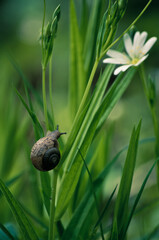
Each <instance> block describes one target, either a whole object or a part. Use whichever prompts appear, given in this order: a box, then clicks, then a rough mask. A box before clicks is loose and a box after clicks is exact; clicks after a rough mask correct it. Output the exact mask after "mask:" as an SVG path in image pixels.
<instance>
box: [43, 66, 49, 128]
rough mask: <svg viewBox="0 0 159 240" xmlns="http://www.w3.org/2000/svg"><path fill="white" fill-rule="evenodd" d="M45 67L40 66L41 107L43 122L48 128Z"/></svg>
mask: <svg viewBox="0 0 159 240" xmlns="http://www.w3.org/2000/svg"><path fill="white" fill-rule="evenodd" d="M45 72H46V70H45V68H44V67H43V68H42V94H43V107H44V116H45V124H46V129H47V130H49V122H48V115H47V102H46V88H45Z"/></svg>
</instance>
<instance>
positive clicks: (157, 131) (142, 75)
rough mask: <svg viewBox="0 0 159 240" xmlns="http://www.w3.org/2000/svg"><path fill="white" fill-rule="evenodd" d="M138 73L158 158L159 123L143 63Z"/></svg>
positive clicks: (158, 179) (158, 170)
mask: <svg viewBox="0 0 159 240" xmlns="http://www.w3.org/2000/svg"><path fill="white" fill-rule="evenodd" d="M139 74H140V78H141V80H142V83H143V87H144V92H145V96H146V98H147V101H148V105H149V108H150V111H151V116H152V120H153V128H154V134H155V137H156V144H155V154H156V157H157V158H158V157H159V125H158V120H157V114H156V108H155V105H154V104H151V102H150V99H149V89H148V85H147V81H146V75H145V70H144V66H143V64H141V65H140V67H139ZM157 166H158V167H157V183H158V187H159V163H158V164H157Z"/></svg>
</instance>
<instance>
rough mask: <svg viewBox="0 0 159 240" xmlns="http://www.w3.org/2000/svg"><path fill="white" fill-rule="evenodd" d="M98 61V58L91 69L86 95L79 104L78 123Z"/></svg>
mask: <svg viewBox="0 0 159 240" xmlns="http://www.w3.org/2000/svg"><path fill="white" fill-rule="evenodd" d="M98 63H99V60H98V59H96V61H95V63H94V65H93V68H92V71H91V74H90V77H89V80H88V83H87V86H86V89H85V92H84V95H83V98H82V100H81V103H80V106H79V108H78V111H77V113H76V117H75V120H74V123H76V120H77V118H78V117H79V115H80V113H81V111H82V110H83V107H84V106H85V105H86V104H87V100H88V96H89V91H90V88H91V85H92V81H93V78H94V75H95V72H96V69H97V67H98Z"/></svg>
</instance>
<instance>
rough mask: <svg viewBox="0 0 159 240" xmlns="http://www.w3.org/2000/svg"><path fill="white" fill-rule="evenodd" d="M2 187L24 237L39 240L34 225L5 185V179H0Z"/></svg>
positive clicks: (27, 239) (0, 187)
mask: <svg viewBox="0 0 159 240" xmlns="http://www.w3.org/2000/svg"><path fill="white" fill-rule="evenodd" d="M0 189H1V191H2V193H3V194H4V196H5V198H6V200H7V202H8V204H9V206H10V208H11V210H12V212H13V214H14V216H15V218H16V220H17V222H18V224H19V227H20V229H21V232H22V234H23V237H24V239H26V240H38V236H37V235H36V233H35V231H34V229H33V227H32V225H31V224H30V222H29V220H28V219H27V217H26V216H25V214H24V211H23V209H22V207H21V206H20V204H19V203H18V202H17V201H16V199H15V198H14V197H13V195H12V194H11V192H10V191H9V189H8V188H7V187H6V186H5V184H4V183H3V181H2V180H1V179H0Z"/></svg>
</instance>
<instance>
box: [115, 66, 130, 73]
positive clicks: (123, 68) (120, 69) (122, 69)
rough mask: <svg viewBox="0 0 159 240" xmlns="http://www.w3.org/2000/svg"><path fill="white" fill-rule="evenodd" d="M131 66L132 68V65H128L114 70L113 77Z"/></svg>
mask: <svg viewBox="0 0 159 240" xmlns="http://www.w3.org/2000/svg"><path fill="white" fill-rule="evenodd" d="M131 66H132V64H128V65H123V66H120V67H118V68H116V69H115V71H114V75H118V74H119V73H120V72H125V71H126V70H127V69H128V68H129V67H131Z"/></svg>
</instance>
